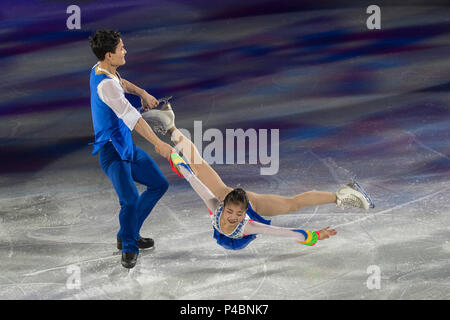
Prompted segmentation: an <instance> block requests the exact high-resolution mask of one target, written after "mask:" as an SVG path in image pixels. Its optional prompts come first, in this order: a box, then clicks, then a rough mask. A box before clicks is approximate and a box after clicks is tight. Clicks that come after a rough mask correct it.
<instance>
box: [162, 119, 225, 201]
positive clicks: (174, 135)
mask: <svg viewBox="0 0 450 320" xmlns="http://www.w3.org/2000/svg"><path fill="white" fill-rule="evenodd" d="M168 133H169V134H170V135H171V140H172V142H173V143H175V145H176V146H175V147H176V148H177V149H178V151H179V152H181V153H182V154H183V156H184V158H185V159H186V160H187V162H188V163H189V166H190V167H191V169H192V171H194V173H195V175H196V176H197V177H198V179H199V180H200V181H201V182H202V183H203V184H205V186H206V187H208V189H209V190H211V192H212V193H213V194H214V195H215V196H216V197H217V198H218V199H219V200H220V201H223V199H225V196H226V195H227V194H228V193H229V192H230V191H232V190H233V188H230V187H228V186H227V185H226V184H225V183H224V182H223V181H222V179H221V178H220V176H219V175H218V174H217V172H216V171H214V169H213V168H211V166H210V165H209V164H208V163H207V162H206V161H205V160H203V158H202V157H201V156H200V154H199V152H198V150H197V148H196V147H195V145H194V144H193V143H192V141H191V140H189V139H188V138H186V137H185V136H184V135H183V134H182V133H181V132H180V130H178V129H177V128H176V127H173V128H171V129H170V130H169V131H168Z"/></svg>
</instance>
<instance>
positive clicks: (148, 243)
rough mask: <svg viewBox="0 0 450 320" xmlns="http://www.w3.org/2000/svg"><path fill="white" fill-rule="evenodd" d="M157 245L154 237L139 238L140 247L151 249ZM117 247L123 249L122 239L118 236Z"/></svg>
mask: <svg viewBox="0 0 450 320" xmlns="http://www.w3.org/2000/svg"><path fill="white" fill-rule="evenodd" d="M154 245H155V241H153V239H152V238H142V237H140V238H139V240H138V246H139V249H150V248H153V246H154ZM117 249H119V250H122V240H120V238H117Z"/></svg>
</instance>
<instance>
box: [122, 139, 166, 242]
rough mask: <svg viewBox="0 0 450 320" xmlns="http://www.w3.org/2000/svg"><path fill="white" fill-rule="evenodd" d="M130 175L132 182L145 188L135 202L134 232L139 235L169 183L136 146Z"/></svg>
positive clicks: (148, 157)
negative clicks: (135, 222) (135, 219)
mask: <svg viewBox="0 0 450 320" xmlns="http://www.w3.org/2000/svg"><path fill="white" fill-rule="evenodd" d="M131 173H132V176H133V179H134V181H136V182H139V183H140V184H143V185H145V186H146V187H147V189H146V190H145V191H144V192H142V194H141V195H140V196H139V200H138V201H137V209H136V215H137V227H136V230H137V232H138V234H139V231H140V230H141V227H142V224H143V223H144V221H145V219H146V218H147V217H148V215H149V214H150V212H151V211H152V209H153V207H154V206H155V205H156V203H157V202H158V201H159V199H161V197H162V196H163V195H164V193H166V191H167V189H168V188H169V183H168V182H167V180H166V178H165V177H164V175H163V173H162V172H161V170H160V169H159V167H158V166H157V165H156V163H155V161H154V160H153V159H152V158H151V157H150V156H149V155H148V154H147V153H145V151H143V150H142V149H141V148H139V147H138V146H136V149H135V160H134V161H133V162H132V164H131Z"/></svg>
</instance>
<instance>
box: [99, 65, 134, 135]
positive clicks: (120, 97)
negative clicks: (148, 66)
mask: <svg viewBox="0 0 450 320" xmlns="http://www.w3.org/2000/svg"><path fill="white" fill-rule="evenodd" d="M97 68H98V70H99V71H102V72H104V73H106V74H107V75H109V76H110V78H106V79H104V80H102V81H101V82H100V83H99V85H98V87H97V93H98V96H99V97H100V99H101V100H102V101H103V102H104V103H106V105H108V106H109V107H110V108H111V109H112V110H113V111H114V113H115V114H116V116H117V117H118V118H120V119H122V120H123V122H124V123H125V124H126V126H127V127H128V128H129V129H130V130H131V131H133V129H134V127H135V126H136V123H137V122H138V120H139V118H142V116H141V114H140V113H139V111H137V110H136V108H135V107H133V105H132V104H131V103H130V101H128V99H127V98H126V97H125V91H124V89H123V87H122V84H121V81H122V79H121V78H120V75H119V73H117V76H114V75H113V74H111V73H110V72H108V71H107V70H105V69H102V68H100V67H99V66H97Z"/></svg>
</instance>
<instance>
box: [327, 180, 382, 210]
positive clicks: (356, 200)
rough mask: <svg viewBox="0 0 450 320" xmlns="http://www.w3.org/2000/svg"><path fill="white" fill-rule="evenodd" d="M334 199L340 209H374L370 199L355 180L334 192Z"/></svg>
mask: <svg viewBox="0 0 450 320" xmlns="http://www.w3.org/2000/svg"><path fill="white" fill-rule="evenodd" d="M336 197H337V201H336V204H337V206H338V207H340V208H342V209H345V208H347V207H356V208H363V209H365V210H369V208H375V204H374V203H373V201H372V199H371V198H370V197H369V195H368V194H367V192H366V191H365V190H364V189H363V188H362V187H361V186H360V185H359V184H358V182H356V181H355V180H353V181H352V182H351V183H349V184H346V185H344V186H342V187H340V188H339V189H338V191H336Z"/></svg>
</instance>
